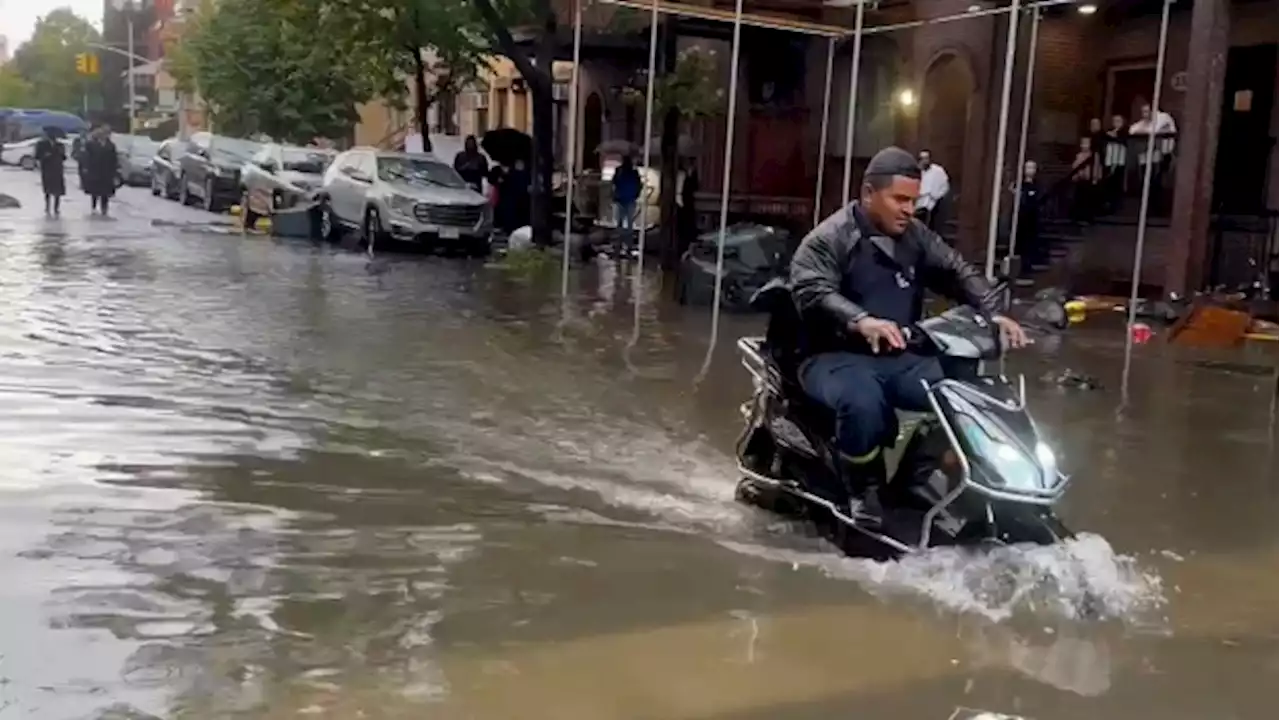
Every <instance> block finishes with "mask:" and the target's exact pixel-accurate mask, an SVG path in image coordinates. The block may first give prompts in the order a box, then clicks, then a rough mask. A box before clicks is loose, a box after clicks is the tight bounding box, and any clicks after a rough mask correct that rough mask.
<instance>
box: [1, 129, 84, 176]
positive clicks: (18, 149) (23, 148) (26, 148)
mask: <svg viewBox="0 0 1280 720" xmlns="http://www.w3.org/2000/svg"><path fill="white" fill-rule="evenodd" d="M59 141H60V142H61V143H62V147H63V148H64V149H66V151H67V162H68V163H69V162H71V140H70V139H68V138H65V137H64V138H59ZM38 142H40V138H27V139H26V140H21V141H19V142H14V143H5V144H4V153H3V155H0V157H3V158H4V164H5V165H17V166H18V167H20V168H22V169H23V170H35V169H36V143H38Z"/></svg>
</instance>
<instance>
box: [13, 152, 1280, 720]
mask: <svg viewBox="0 0 1280 720" xmlns="http://www.w3.org/2000/svg"><path fill="white" fill-rule="evenodd" d="M15 175H16V174H15V173H11V172H0V187H3V189H4V190H5V191H6V192H10V193H11V194H15V195H19V196H20V197H22V198H23V201H24V203H26V206H27V208H31V207H35V205H34V203H32V202H30V201H29V200H28V199H27V196H25V195H22V193H24V192H28V193H29V191H27V190H24V189H23V188H24V187H25V186H19V185H17V184H16V183H19V180H17V179H15ZM17 177H23V176H17ZM28 177H29V176H28ZM22 182H27V181H26V180H22ZM10 187H16V188H17V189H16V190H14V189H10ZM77 200H79V198H76V197H74V196H73V197H72V198H70V200H69V202H68V204H67V207H66V209H65V210H64V217H63V218H62V219H61V220H56V221H54V220H44V219H42V218H39V217H37V216H36V214H35V213H34V212H31V211H29V210H28V209H25V208H24V209H22V210H18V211H6V214H4V215H0V240H3V243H4V251H3V253H2V254H0V303H2V306H3V307H4V309H5V312H4V315H3V318H2V319H0V393H2V395H0V397H2V398H3V399H2V404H0V462H3V468H4V469H3V472H2V473H0V498H2V501H0V577H2V578H4V582H3V583H0V718H4V719H5V720H7V719H8V718H11V717H12V718H41V719H42V720H44V719H48V720H62V719H63V718H67V719H70V718H153V717H154V718H182V719H186V718H218V719H221V718H271V719H273V720H274V719H276V718H300V717H315V718H343V719H347V718H373V719H378V720H381V719H390V718H443V719H446V720H453V719H455V718H456V719H459V720H461V719H464V718H484V719H489V718H521V719H528V718H555V719H557V720H577V719H582V720H613V719H623V718H627V719H631V718H636V719H642V718H643V719H649V718H653V719H655V720H748V719H755V718H760V719H764V718H800V719H803V718H815V719H817V718H824V719H825V718H859V719H863V718H921V719H927V718H939V719H940V720H941V719H945V718H951V717H957V718H958V717H973V716H977V715H979V714H980V713H981V712H983V711H986V712H993V713H1004V714H1008V715H1012V716H1017V717H1023V718H1035V719H1036V720H1052V719H1059V718H1061V719H1067V718H1071V719H1075V718H1096V719H1100V720H1110V719H1121V718H1124V719H1128V718H1134V717H1144V718H1148V717H1149V718H1162V719H1164V720H1168V719H1175V718H1176V719H1182V718H1186V719H1188V720H1190V719H1192V718H1195V719H1197V720H1199V719H1213V720H1225V719H1228V718H1262V717H1272V715H1271V713H1273V712H1275V711H1276V704H1275V695H1274V687H1275V685H1274V682H1275V678H1276V676H1277V663H1276V656H1277V654H1276V648H1277V630H1276V627H1277V626H1276V615H1275V609H1276V607H1277V597H1276V587H1277V576H1276V567H1277V553H1276V525H1277V517H1276V506H1277V491H1276V483H1275V482H1274V478H1275V476H1276V472H1277V469H1276V463H1275V458H1276V445H1275V437H1276V426H1275V408H1274V397H1275V392H1276V384H1275V378H1274V371H1273V372H1272V373H1261V374H1260V373H1257V372H1232V371H1231V366H1230V365H1226V366H1224V365H1223V363H1243V364H1245V365H1247V366H1249V367H1274V364H1275V354H1274V346H1267V347H1264V348H1256V349H1251V350H1248V351H1244V352H1241V353H1233V354H1232V355H1230V356H1226V355H1215V356H1204V355H1191V354H1188V353H1185V352H1180V353H1178V354H1175V353H1172V352H1170V351H1169V350H1167V349H1165V348H1161V347H1159V346H1156V345H1152V346H1147V347H1143V348H1139V349H1138V355H1137V357H1136V360H1135V371H1134V385H1133V388H1132V393H1131V403H1130V405H1129V407H1127V408H1124V409H1123V410H1120V411H1118V410H1117V398H1118V393H1117V389H1116V387H1115V386H1116V384H1117V383H1118V382H1119V375H1120V354H1121V352H1122V350H1123V336H1122V335H1119V334H1118V333H1116V332H1114V331H1112V330H1107V329H1103V330H1098V331H1081V332H1078V333H1075V334H1073V335H1072V336H1071V337H1069V338H1068V339H1067V340H1066V342H1065V343H1064V345H1063V346H1062V347H1061V348H1059V349H1058V350H1057V351H1056V352H1053V353H1047V352H1045V351H1041V352H1039V353H1036V352H1028V353H1025V354H1024V355H1023V356H1021V357H1018V358H1015V359H1014V360H1013V362H1012V368H1011V370H1013V371H1022V372H1025V373H1026V374H1027V375H1028V377H1029V378H1030V382H1029V390H1030V391H1031V395H1032V401H1033V407H1034V409H1035V413H1036V416H1037V418H1038V420H1039V421H1040V423H1041V424H1042V425H1043V426H1044V427H1045V429H1046V431H1047V432H1048V434H1049V435H1050V437H1051V438H1053V440H1054V442H1055V443H1056V445H1057V447H1058V449H1059V455H1060V456H1061V457H1062V458H1063V462H1064V464H1065V465H1066V466H1067V468H1068V470H1069V471H1071V472H1072V473H1073V475H1074V477H1075V480H1074V483H1075V484H1074V485H1073V487H1072V489H1071V491H1070V493H1069V495H1068V498H1067V499H1066V501H1065V503H1064V507H1063V508H1062V511H1063V515H1064V516H1065V517H1066V519H1067V521H1068V522H1069V523H1070V524H1071V525H1072V526H1074V527H1076V528H1078V529H1080V530H1081V531H1084V533H1085V534H1084V535H1082V537H1081V538H1080V539H1079V540H1077V541H1076V542H1074V543H1072V544H1070V545H1068V546H1066V547H1064V548H1054V549H1040V550H1035V551H1023V550H1018V551H1013V552H1009V553H1004V554H1000V555H993V556H986V557H973V556H967V555H965V554H963V553H957V552H946V551H938V552H934V553H930V554H928V555H927V556H924V557H920V558H912V559H909V560H906V561H903V562H900V563H893V564H876V563H871V562H868V561H862V560H856V559H848V558H838V557H835V556H833V555H832V554H831V553H830V552H829V551H828V549H827V548H826V547H825V546H824V545H823V544H822V543H821V542H820V541H818V540H816V539H814V538H811V537H808V536H806V534H805V533H804V532H803V529H802V528H798V527H794V526H790V525H787V524H786V523H782V522H780V521H778V520H776V519H774V518H770V517H768V516H765V515H763V514H761V513H760V512H758V511H756V510H753V509H750V508H745V507H742V506H740V505H737V504H736V503H735V502H734V501H733V498H732V493H733V485H734V482H735V477H734V470H733V462H732V457H731V445H732V441H733V437H734V435H735V433H736V432H737V430H738V414H737V406H738V404H739V403H740V402H741V401H742V400H743V398H744V394H745V393H746V391H747V389H748V383H747V379H746V376H745V372H743V371H742V370H741V369H740V368H739V367H738V365H737V360H736V358H735V357H734V356H733V352H732V348H733V345H732V342H733V340H735V339H736V338H737V337H738V336H739V335H741V334H743V333H747V332H755V331H756V330H757V329H758V327H759V320H758V319H753V318H742V317H726V318H725V320H724V322H723V323H722V325H721V328H720V333H721V334H720V347H719V350H718V352H717V353H716V354H715V355H714V357H713V361H712V363H711V366H710V371H709V372H708V373H707V375H706V378H705V379H704V380H703V381H702V382H701V383H698V384H695V383H694V378H695V376H696V375H697V374H698V370H699V368H700V367H701V365H702V361H703V356H704V353H705V350H706V341H707V334H708V326H709V322H708V314H707V311H706V310H705V309H686V308H678V307H672V306H669V305H666V304H663V303H661V302H659V301H658V300H656V299H654V296H656V295H660V294H661V291H660V289H659V288H657V287H655V284H654V283H652V282H650V283H647V284H646V286H645V287H644V288H642V291H643V295H644V297H645V300H644V302H643V303H642V305H641V312H640V314H639V325H638V328H639V330H638V332H636V327H637V326H636V325H635V324H634V321H635V316H634V315H633V305H632V304H631V301H630V297H631V291H632V288H630V287H628V284H627V283H623V282H619V281H618V279H617V276H616V273H614V272H613V271H612V269H611V268H609V267H607V266H597V267H589V268H586V269H581V270H580V269H575V272H574V275H573V276H572V277H571V288H572V292H571V296H570V298H569V299H568V301H567V302H561V299H560V298H559V297H558V292H557V291H558V287H559V279H558V274H557V273H558V266H557V265H556V264H555V263H551V267H550V268H549V269H548V270H547V272H546V274H545V275H541V276H537V277H534V278H532V279H527V280H525V279H521V280H516V279H512V278H511V277H509V276H507V275H504V274H503V273H501V272H499V271H496V270H494V269H492V268H485V267H484V266H483V264H481V263H475V262H460V261H453V260H441V259H435V258H423V257H404V256H397V257H380V258H378V259H375V260H374V261H373V262H369V261H367V260H366V259H365V258H364V257H362V256H359V255H354V254H349V253H343V252H333V251H330V250H328V249H317V248H313V247H311V246H309V245H307V244H300V243H278V242H272V241H269V240H263V239H240V238H237V237H228V236H225V235H218V234H202V233H198V232H187V231H179V230H178V229H176V228H175V227H172V226H169V227H156V226H153V225H152V224H151V223H150V219H151V218H154V217H162V218H168V219H172V220H183V221H192V222H197V221H199V220H200V219H201V218H203V217H204V216H202V215H201V214H199V213H197V212H196V211H194V210H183V209H179V208H177V207H176V205H174V204H173V203H164V202H162V201H158V200H153V199H151V198H150V197H149V196H146V195H145V193H135V192H131V191H129V190H125V191H123V192H122V194H121V197H120V202H119V203H117V205H118V208H117V210H116V212H117V214H118V216H119V217H118V218H117V219H116V220H115V221H100V220H90V219H89V218H87V217H86V213H85V208H84V207H82V205H84V204H85V203H83V202H81V203H80V205H77V204H76V201H77ZM628 346H630V347H629V349H628ZM1062 367H1072V368H1075V369H1079V370H1081V371H1085V372H1088V373H1089V374H1092V375H1094V376H1096V377H1098V378H1099V379H1100V380H1101V381H1102V383H1103V384H1104V388H1103V389H1102V390H1097V391H1077V390H1069V389H1063V388H1059V387H1057V386H1054V385H1048V384H1042V383H1040V382H1037V381H1036V378H1038V377H1040V376H1041V375H1043V374H1044V373H1045V372H1046V371H1048V370H1050V369H1055V368H1062ZM1086 591H1087V592H1089V593H1093V594H1095V595H1097V596H1098V597H1101V598H1102V603H1103V606H1104V608H1105V609H1106V611H1107V615H1108V617H1107V618H1105V619H1101V620H1095V619H1082V618H1080V617H1079V616H1078V612H1077V611H1078V609H1079V605H1080V603H1079V601H1080V598H1082V597H1083V596H1084V595H1085V594H1086Z"/></svg>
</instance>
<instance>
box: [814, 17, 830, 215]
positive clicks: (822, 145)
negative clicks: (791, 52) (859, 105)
mask: <svg viewBox="0 0 1280 720" xmlns="http://www.w3.org/2000/svg"><path fill="white" fill-rule="evenodd" d="M835 64H836V39H835V38H828V39H827V82H826V85H824V86H823V90H822V133H821V137H820V139H819V140H818V184H817V187H816V188H814V191H813V225H814V227H817V225H818V222H819V221H820V220H822V190H823V182H822V181H823V176H825V175H826V173H827V132H828V131H829V130H830V124H831V74H832V72H833V71H834V70H835Z"/></svg>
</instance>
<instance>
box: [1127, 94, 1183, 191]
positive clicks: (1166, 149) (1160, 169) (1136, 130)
mask: <svg viewBox="0 0 1280 720" xmlns="http://www.w3.org/2000/svg"><path fill="white" fill-rule="evenodd" d="M1177 134H1178V126H1177V125H1176V124H1174V122H1173V116H1172V115H1170V114H1169V113H1167V112H1165V111H1163V110H1155V111H1154V112H1153V111H1152V108H1151V106H1150V105H1148V104H1144V105H1143V106H1142V119H1140V120H1138V122H1136V123H1134V124H1133V125H1132V126H1131V127H1130V128H1129V136H1130V137H1136V138H1138V139H1139V141H1140V142H1138V143H1137V147H1136V148H1134V151H1135V153H1136V154H1137V156H1138V167H1140V168H1141V167H1145V166H1146V164H1147V142H1146V140H1147V137H1148V136H1151V135H1154V136H1155V142H1154V143H1153V144H1152V148H1151V187H1152V188H1154V189H1155V191H1156V192H1155V195H1154V196H1153V198H1152V205H1151V207H1152V212H1155V213H1160V214H1163V213H1164V212H1165V211H1166V210H1167V207H1166V206H1167V204H1168V203H1167V198H1166V197H1165V195H1166V194H1167V193H1166V192H1165V187H1164V182H1165V177H1166V176H1167V174H1168V171H1169V165H1170V163H1171V162H1172V161H1173V149H1174V146H1175V145H1176V143H1177V140H1176V136H1177Z"/></svg>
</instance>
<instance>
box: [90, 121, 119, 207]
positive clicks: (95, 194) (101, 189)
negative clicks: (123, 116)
mask: <svg viewBox="0 0 1280 720" xmlns="http://www.w3.org/2000/svg"><path fill="white" fill-rule="evenodd" d="M84 160H85V174H84V181H85V187H84V191H85V192H86V193H88V195H89V198H90V199H91V203H90V204H91V207H90V212H93V211H95V210H99V209H101V211H102V214H103V215H104V216H105V215H106V214H107V210H108V208H109V207H110V203H111V196H112V195H115V193H116V175H117V174H118V172H119V169H120V156H119V154H118V153H117V152H116V145H115V143H113V142H111V132H110V130H109V128H108V127H107V126H106V125H99V126H98V127H96V128H94V130H93V133H92V134H91V135H90V136H89V142H87V143H85V147H84Z"/></svg>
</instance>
